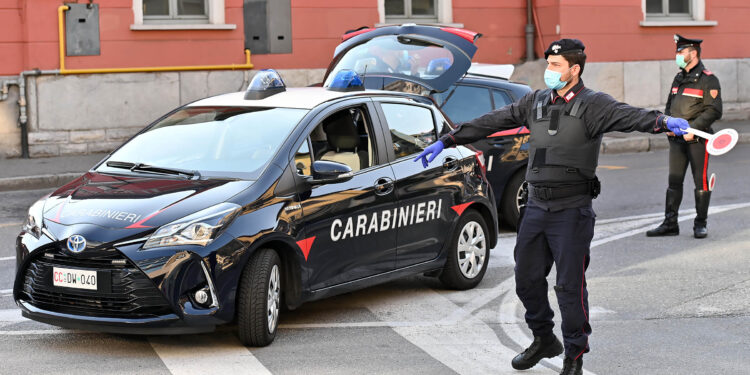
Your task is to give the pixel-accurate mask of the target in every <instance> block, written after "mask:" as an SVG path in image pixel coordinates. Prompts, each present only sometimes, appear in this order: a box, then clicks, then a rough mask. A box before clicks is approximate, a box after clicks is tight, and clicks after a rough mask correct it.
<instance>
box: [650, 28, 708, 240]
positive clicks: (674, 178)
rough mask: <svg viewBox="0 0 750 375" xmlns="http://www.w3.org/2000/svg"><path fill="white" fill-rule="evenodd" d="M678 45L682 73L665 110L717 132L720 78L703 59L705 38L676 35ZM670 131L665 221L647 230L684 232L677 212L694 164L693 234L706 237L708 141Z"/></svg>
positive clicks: (670, 233) (666, 233) (656, 233)
mask: <svg viewBox="0 0 750 375" xmlns="http://www.w3.org/2000/svg"><path fill="white" fill-rule="evenodd" d="M674 41H675V43H676V44H677V54H676V55H675V62H676V63H677V66H679V67H680V72H679V73H677V75H676V76H675V77H674V81H673V82H672V87H671V91H670V93H669V97H668V98H667V108H666V111H665V113H666V114H667V115H673V116H677V117H682V118H685V119H687V120H688V122H689V123H690V126H691V127H693V128H695V129H698V130H703V131H705V132H709V133H713V130H712V129H711V124H713V122H714V121H716V120H718V119H720V118H721V87H719V79H718V78H716V76H715V75H714V74H713V73H711V71H709V70H707V69H706V68H705V67H704V66H703V62H701V59H700V58H701V42H702V41H703V40H701V39H688V38H685V37H683V36H680V35H677V34H675V36H674ZM667 134H668V138H669V187H668V188H667V203H666V209H665V213H664V222H662V223H661V225H659V226H658V227H656V228H654V229H652V230H650V231H648V232H646V235H647V236H649V237H654V236H676V235H678V234H680V227H679V225H678V224H677V211H678V210H679V209H680V202H681V201H682V182H683V181H684V180H685V172H686V171H687V166H688V164H690V169H691V172H692V173H693V180H694V181H695V211H696V212H697V215H696V216H695V220H694V221H693V236H694V237H695V238H704V237H706V235H708V231H707V229H706V219H707V216H708V202H709V201H710V200H711V191H710V190H709V188H708V178H707V173H706V171H707V170H708V152H707V151H706V140H705V139H701V138H698V137H696V136H694V135H693V134H690V133H689V134H685V135H683V136H679V135H675V134H670V133H667Z"/></svg>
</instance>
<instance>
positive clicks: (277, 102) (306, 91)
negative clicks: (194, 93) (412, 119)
mask: <svg viewBox="0 0 750 375" xmlns="http://www.w3.org/2000/svg"><path fill="white" fill-rule="evenodd" d="M367 95H391V96H394V95H396V96H406V95H399V93H397V92H393V91H382V90H364V91H349V92H342V91H333V90H328V89H325V88H323V87H290V88H287V89H286V91H284V92H280V93H278V94H275V95H271V96H269V97H266V98H263V99H258V100H246V99H245V92H244V91H242V92H233V93H229V94H223V95H217V96H212V97H210V98H205V99H201V100H198V101H195V102H193V103H190V104H188V106H189V107H223V106H227V107H269V108H300V109H313V108H315V107H317V106H318V105H320V104H322V103H325V102H327V101H331V100H334V99H339V98H343V97H347V96H351V97H355V96H367Z"/></svg>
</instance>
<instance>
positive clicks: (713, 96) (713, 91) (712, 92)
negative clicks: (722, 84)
mask: <svg viewBox="0 0 750 375" xmlns="http://www.w3.org/2000/svg"><path fill="white" fill-rule="evenodd" d="M709 93H710V94H711V97H712V98H714V99H716V97H717V96H719V90H710V91H709Z"/></svg>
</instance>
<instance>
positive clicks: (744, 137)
mask: <svg viewBox="0 0 750 375" xmlns="http://www.w3.org/2000/svg"><path fill="white" fill-rule="evenodd" d="M713 128H714V130H716V131H719V130H721V129H724V128H733V129H735V130H737V132H739V133H740V141H739V143H750V121H748V120H745V121H719V122H717V123H715V124H714V126H713ZM668 147H669V146H668V142H667V137H666V136H664V135H663V134H644V133H609V134H607V135H606V136H605V137H604V139H603V140H602V149H601V152H602V153H604V154H617V153H626V152H646V151H653V150H659V149H666V148H668ZM106 155H107V154H92V155H76V156H60V157H53V158H38V159H0V191H10V190H29V189H44V188H52V187H57V186H62V185H64V184H66V183H67V182H69V181H71V180H73V179H74V178H76V177H78V176H80V175H81V174H82V173H83V172H85V171H87V170H89V168H91V167H93V166H94V165H95V164H96V163H97V162H99V161H100V160H102V158H104V157H105V156H106Z"/></svg>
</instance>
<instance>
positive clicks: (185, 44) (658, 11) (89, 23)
mask: <svg viewBox="0 0 750 375" xmlns="http://www.w3.org/2000/svg"><path fill="white" fill-rule="evenodd" d="M529 6H530V8H529ZM529 9H531V12H529ZM529 16H531V17H529ZM747 19H750V3H748V2H747V1H746V0H711V1H707V0H607V1H599V0H357V1H345V0H107V1H102V0H93V1H89V0H78V1H77V2H76V1H72V2H65V3H64V4H63V2H61V1H60V0H54V1H53V0H0V25H1V26H0V31H2V32H0V83H2V87H1V89H2V91H0V157H18V156H21V155H23V154H28V155H29V156H31V157H42V156H56V155H66V154H84V153H93V152H106V151H110V150H112V149H113V148H115V147H117V146H118V145H119V144H121V143H122V142H123V141H124V140H126V139H127V138H128V137H130V136H131V135H132V134H134V133H135V132H136V131H137V130H138V129H140V128H142V127H144V126H145V125H147V124H148V123H149V122H151V121H152V120H154V119H156V118H157V117H159V116H160V115H162V114H164V113H165V112H166V111H169V110H170V109H172V108H174V107H176V106H178V105H180V104H184V103H188V102H190V101H193V100H196V99H199V98H201V97H205V96H209V95H215V94H220V93H225V92H231V91H237V90H241V89H242V88H243V87H244V86H246V85H247V82H248V80H249V79H250V78H251V77H252V75H253V73H254V72H255V71H256V70H258V69H265V68H274V69H278V70H279V71H280V72H281V74H282V76H283V77H284V79H285V80H286V81H287V84H288V85H290V86H305V85H309V84H313V83H316V82H319V81H320V80H321V79H322V75H323V72H324V71H325V68H326V67H327V65H328V62H329V61H330V59H331V57H332V54H333V50H334V48H335V47H336V45H337V44H338V43H339V42H340V41H341V35H342V34H343V33H344V32H345V31H347V30H352V29H356V28H358V27H360V26H368V27H373V26H379V25H386V24H394V23H396V24H400V23H407V22H414V23H435V24H442V25H451V26H455V27H464V28H467V29H471V30H474V31H478V32H481V33H482V34H483V36H482V38H480V39H479V40H478V42H477V45H478V47H479V51H478V53H477V55H476V56H475V58H474V61H477V62H483V63H498V64H516V65H517V68H516V73H515V74H514V77H513V79H514V80H517V81H521V82H524V83H528V84H530V85H531V86H532V87H540V86H541V85H542V82H541V72H542V71H543V69H544V66H545V65H544V62H543V61H540V60H536V61H531V62H525V61H526V60H529V59H528V57H529V56H528V55H529V53H528V52H527V51H528V47H527V41H531V46H533V50H534V56H535V57H538V56H540V55H542V52H543V50H544V49H545V48H546V46H547V44H549V43H550V42H551V41H553V40H556V39H560V38H567V37H575V38H579V39H581V40H583V41H584V43H585V44H586V46H587V48H586V53H587V55H588V64H587V66H586V69H585V73H584V75H583V78H584V80H585V82H586V84H587V85H589V86H590V87H592V88H595V89H598V90H602V91H605V92H608V93H610V94H611V95H613V96H614V97H615V98H617V99H619V100H623V101H625V102H628V103H630V104H633V105H640V106H647V107H656V108H658V107H660V106H663V104H664V102H665V101H666V97H667V90H668V86H669V83H670V82H671V80H672V78H673V77H674V74H675V73H676V72H677V67H676V66H675V64H674V62H673V57H674V54H673V52H674V41H673V39H672V35H673V34H674V33H679V34H682V35H685V36H687V37H692V38H702V39H704V46H703V51H702V53H703V58H704V60H705V64H706V66H707V67H708V68H709V69H711V70H712V71H714V73H715V74H716V75H717V76H718V77H719V79H720V80H721V84H722V88H723V92H722V96H723V99H724V102H725V103H726V106H727V113H728V114H729V116H730V117H731V116H735V117H739V118H742V117H744V116H747V113H748V112H749V111H750V107H749V106H750V87H748V85H744V84H743V82H748V80H750V51H748V50H747V49H745V48H742V46H741V45H740V41H742V40H750V31H748V30H747V28H745V27H744V26H745V25H744V22H743V21H744V20H747ZM527 32H533V39H527ZM61 42H62V43H61ZM246 50H249V53H247V52H246ZM532 60H533V59H532ZM524 62H525V63H524Z"/></svg>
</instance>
